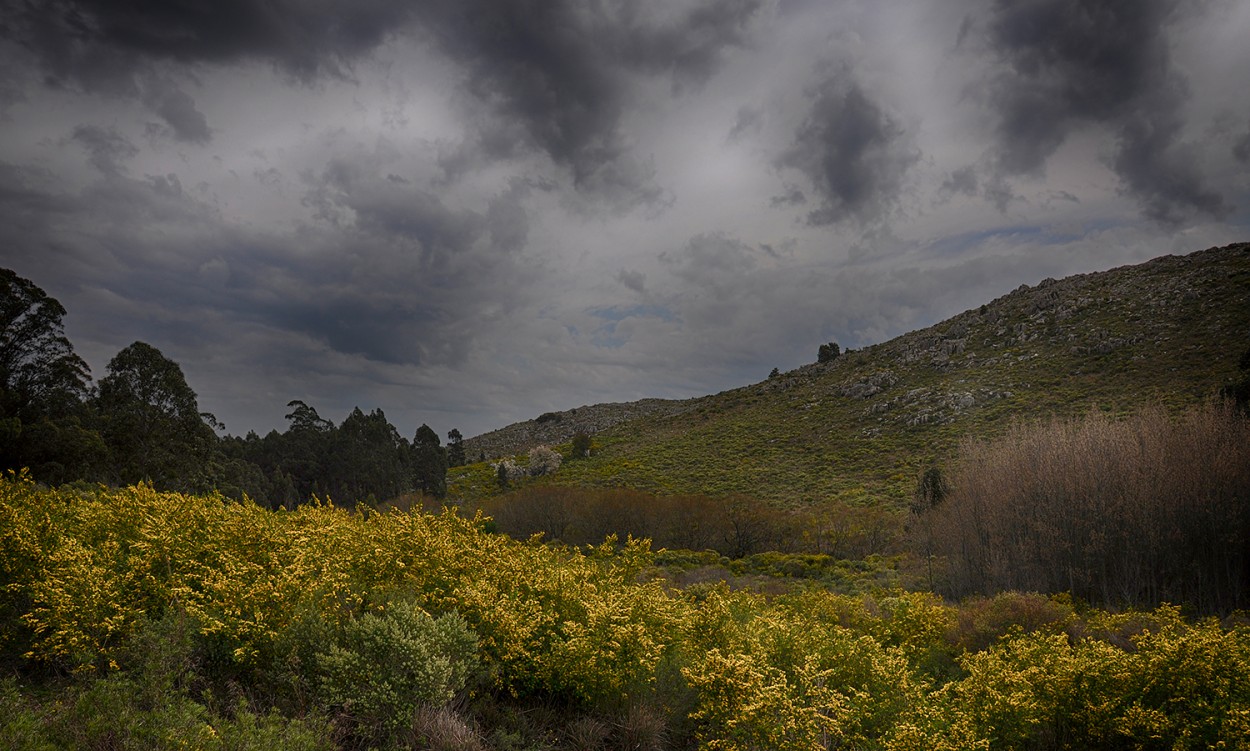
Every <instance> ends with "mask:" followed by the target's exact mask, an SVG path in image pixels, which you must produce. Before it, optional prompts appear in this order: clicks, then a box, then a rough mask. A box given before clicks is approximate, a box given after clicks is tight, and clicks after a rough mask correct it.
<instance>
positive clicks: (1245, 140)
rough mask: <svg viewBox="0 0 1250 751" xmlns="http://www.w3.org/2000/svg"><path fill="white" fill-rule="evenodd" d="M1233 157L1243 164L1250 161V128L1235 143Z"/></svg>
mask: <svg viewBox="0 0 1250 751" xmlns="http://www.w3.org/2000/svg"><path fill="white" fill-rule="evenodd" d="M1233 157H1234V158H1235V159H1236V160H1237V161H1239V162H1241V163H1242V164H1247V163H1250V130H1248V131H1246V132H1245V134H1244V135H1242V136H1241V137H1240V138H1238V139H1237V140H1236V142H1234V143H1233Z"/></svg>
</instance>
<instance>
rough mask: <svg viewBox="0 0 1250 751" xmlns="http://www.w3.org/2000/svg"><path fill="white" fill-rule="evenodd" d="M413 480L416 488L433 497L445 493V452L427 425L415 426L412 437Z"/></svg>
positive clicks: (435, 434) (436, 436)
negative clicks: (415, 431)
mask: <svg viewBox="0 0 1250 751" xmlns="http://www.w3.org/2000/svg"><path fill="white" fill-rule="evenodd" d="M412 453H413V461H412V465H413V481H414V484H415V485H416V488H417V490H420V491H421V492H422V493H425V494H426V495H432V496H434V497H435V498H442V497H443V496H445V495H447V452H446V451H444V450H443V447H442V446H441V445H440V443H439V440H438V433H435V432H434V430H433V428H431V427H430V426H429V425H424V424H423V425H422V426H421V427H419V428H417V434H416V435H415V436H413V439H412Z"/></svg>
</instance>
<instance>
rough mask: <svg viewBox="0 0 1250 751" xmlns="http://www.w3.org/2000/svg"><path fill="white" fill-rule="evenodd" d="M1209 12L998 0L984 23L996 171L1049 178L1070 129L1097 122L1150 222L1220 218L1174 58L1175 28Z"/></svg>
mask: <svg viewBox="0 0 1250 751" xmlns="http://www.w3.org/2000/svg"><path fill="white" fill-rule="evenodd" d="M1202 5H1203V4H1202V3H1182V2H1180V1H1179V0H1143V2H1136V3H1119V2H1108V1H1107V0H1028V1H1027V2H1010V1H1009V0H996V2H995V3H994V4H993V7H992V8H991V9H990V11H989V13H988V15H987V16H986V17H985V18H984V19H982V21H983V23H982V24H981V25H980V32H981V33H982V35H983V39H984V41H985V43H986V45H987V51H988V53H989V54H990V56H991V57H992V58H993V59H994V60H995V61H996V62H997V65H996V67H995V68H994V72H993V73H992V74H991V76H990V78H989V80H988V86H987V89H986V94H987V101H988V104H989V106H990V108H991V109H992V110H993V112H994V115H995V120H996V125H995V129H996V140H997V146H996V148H995V150H994V152H993V162H994V165H993V170H994V172H995V174H996V175H997V176H999V177H1004V176H1014V175H1025V174H1037V173H1040V172H1041V171H1042V170H1043V169H1044V167H1045V164H1046V162H1047V160H1048V159H1049V158H1050V156H1051V155H1052V154H1054V153H1055V151H1056V150H1058V148H1059V147H1060V146H1061V145H1062V144H1063V143H1064V141H1065V140H1066V139H1067V138H1068V136H1069V135H1070V134H1071V133H1072V132H1073V131H1075V130H1076V129H1078V128H1081V127H1086V126H1096V127H1101V128H1104V129H1106V131H1107V132H1108V133H1110V134H1111V135H1112V136H1113V137H1114V138H1115V142H1116V150H1115V153H1114V156H1113V157H1112V159H1111V166H1112V168H1113V169H1114V170H1115V172H1116V174H1117V175H1118V176H1119V177H1120V179H1121V181H1122V183H1123V185H1124V187H1125V190H1126V191H1127V192H1128V193H1130V194H1132V195H1133V196H1134V197H1135V198H1136V199H1137V200H1138V202H1139V203H1140V204H1141V206H1142V209H1143V212H1144V213H1145V214H1146V215H1147V216H1148V217H1150V218H1152V219H1155V220H1158V221H1163V222H1166V223H1175V222H1178V221H1180V220H1181V218H1182V217H1184V216H1187V215H1189V214H1193V213H1203V214H1208V215H1211V216H1216V217H1219V216H1222V215H1223V214H1224V213H1225V212H1226V210H1227V207H1226V206H1225V205H1224V203H1223V200H1222V198H1221V197H1220V196H1219V195H1218V194H1216V193H1214V192H1213V191H1211V190H1209V189H1207V188H1206V187H1204V185H1203V180H1202V176H1201V175H1200V174H1199V173H1198V172H1197V170H1196V169H1195V168H1194V167H1193V166H1192V164H1190V163H1187V162H1186V161H1185V159H1184V155H1183V152H1184V146H1183V144H1182V143H1181V141H1180V139H1181V126H1182V125H1183V122H1182V119H1181V116H1180V112H1181V105H1182V104H1183V103H1184V101H1185V99H1186V98H1187V93H1186V87H1185V82H1184V79H1183V78H1182V76H1181V74H1180V73H1179V72H1178V71H1177V70H1175V68H1174V66H1173V65H1172V63H1171V56H1170V51H1169V39H1168V31H1169V27H1170V25H1172V24H1173V23H1174V22H1176V21H1177V20H1178V19H1179V18H1180V16H1181V15H1182V14H1186V13H1193V12H1197V9H1200V8H1201V6H1202ZM1001 205H1002V204H1001V202H1000V206H1001Z"/></svg>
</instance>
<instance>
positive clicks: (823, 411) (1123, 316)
mask: <svg viewBox="0 0 1250 751" xmlns="http://www.w3.org/2000/svg"><path fill="white" fill-rule="evenodd" d="M1248 347H1250V244H1238V245H1231V246H1227V247H1223V248H1212V249H1210V250H1205V251H1201V252H1197V253H1193V254H1190V255H1186V256H1179V257H1178V256H1167V257H1163V258H1158V259H1155V260H1153V261H1150V262H1148V263H1144V264H1140V265H1136V266H1126V267H1122V268H1118V269H1113V270H1111V271H1106V272H1099V273H1093V274H1083V275H1079V276H1073V277H1069V278H1066V279H1062V280H1057V281H1056V280H1046V281H1043V282H1042V283H1040V284H1038V285H1036V286H1032V287H1030V286H1027V285H1026V286H1022V287H1020V288H1019V289H1017V290H1015V291H1014V292H1011V293H1010V294H1007V295H1004V296H1003V297H1001V298H999V299H997V300H994V301H992V302H987V303H986V304H985V305H982V306H980V307H978V308H976V309H973V310H969V311H966V312H964V313H961V314H960V315H957V316H955V317H953V318H951V319H948V320H946V321H943V322H941V323H939V324H937V325H935V326H931V327H929V328H927V329H923V330H920V331H915V332H912V333H909V334H905V335H903V336H900V337H897V338H895V339H892V340H890V341H888V342H884V343H882V344H878V345H875V346H872V347H867V348H865V349H863V350H858V351H853V352H847V353H844V354H843V355H842V356H841V357H838V358H837V359H835V360H833V361H832V362H829V363H823V364H812V365H807V366H804V367H801V368H798V369H796V370H793V371H790V372H788V373H783V374H781V375H780V376H777V377H774V378H770V379H768V380H766V381H764V382H761V383H757V384H754V385H751V386H745V387H743V388H739V389H734V390H731V391H726V392H723V393H721V394H716V395H713V396H707V397H703V398H700V399H694V400H687V401H685V402H668V403H661V404H662V405H663V406H662V408H657V409H654V410H650V411H644V410H643V409H642V408H639V411H640V412H643V414H641V415H640V416H635V417H633V418H630V417H627V414H628V412H629V409H628V408H630V407H631V406H632V405H603V406H604V407H605V408H608V409H609V413H610V414H613V415H615V416H617V417H619V418H620V419H614V420H612V421H611V422H612V423H613V424H612V425H611V426H608V427H603V426H595V430H594V431H593V432H595V433H596V436H595V440H596V444H597V454H596V456H594V457H593V458H592V459H590V460H588V461H578V462H567V463H566V464H565V466H564V467H563V468H561V470H560V472H559V474H558V476H557V478H556V481H557V482H565V483H575V484H588V485H614V486H626V487H633V488H638V489H645V490H654V491H657V492H666V493H668V492H672V493H686V492H701V493H712V494H726V493H743V494H748V495H751V496H755V497H759V498H765V499H769V500H771V501H773V502H776V503H783V504H811V503H821V502H825V501H827V500H830V499H839V500H841V501H843V502H847V503H852V504H878V503H886V504H891V505H902V504H904V503H906V500H907V498H908V497H909V496H910V493H911V490H912V488H913V487H914V484H915V478H916V476H917V475H918V473H919V472H920V471H921V470H922V469H923V468H924V467H925V466H927V465H928V464H931V463H942V462H944V461H946V460H948V459H949V458H950V456H951V455H952V454H953V452H954V450H955V448H956V447H957V444H958V442H959V441H960V440H961V439H962V438H964V437H965V436H976V437H987V436H992V435H994V434H995V433H996V432H997V431H999V430H1001V429H1003V428H1004V427H1005V426H1006V425H1008V424H1009V423H1010V421H1011V420H1014V419H1025V420H1032V419H1045V418H1047V417H1048V416H1051V415H1071V414H1076V413H1080V412H1083V411H1086V410H1089V409H1092V408H1097V409H1102V410H1106V411H1110V412H1113V413H1122V412H1126V411H1130V410H1132V409H1135V408H1136V407H1137V406H1140V405H1141V404H1143V403H1146V402H1150V401H1155V402H1160V403H1163V404H1164V405H1167V406H1172V407H1179V406H1183V405H1186V404H1192V403H1194V402H1195V401H1197V400H1200V399H1202V398H1205V397H1207V396H1210V395H1212V394H1214V393H1215V392H1216V391H1217V390H1218V389H1219V387H1220V386H1221V385H1222V384H1224V383H1227V382H1229V381H1231V380H1232V379H1233V378H1234V377H1235V376H1236V374H1237V360H1238V358H1239V356H1240V355H1241V354H1242V353H1243V352H1245V351H1246V349H1247V348H1248ZM594 409H596V408H593V407H582V408H579V409H578V410H577V411H576V412H577V413H578V414H579V415H580V414H581V413H582V412H583V411H586V410H594ZM572 412H573V411H572V410H570V412H567V413H559V414H560V415H563V416H564V417H562V418H561V420H560V421H559V422H557V421H556V420H554V419H552V418H548V420H547V422H546V423H543V424H538V423H537V421H531V423H522V424H521V426H511V427H509V428H505V429H504V430H503V431H497V433H507V432H508V431H513V432H512V433H511V434H513V435H518V436H520V435H522V434H524V431H525V430H529V431H530V434H531V435H534V436H537V435H538V434H539V433H538V431H543V430H545V431H548V432H545V433H543V434H542V435H543V439H542V442H552V443H554V442H559V441H560V440H567V438H563V436H571V435H572V433H573V432H575V431H576V430H577V429H586V428H579V427H575V424H576V422H575V420H573V419H572ZM566 422H567V425H566V424H565V423H566ZM552 423H554V424H552ZM524 426H529V427H524ZM557 428H561V429H562V431H563V432H561V430H557ZM475 440H476V439H475ZM523 444H524V441H520V440H518V441H515V442H513V443H511V444H504V443H502V442H501V443H499V444H497V445H499V446H505V445H510V446H522V445H523ZM505 450H506V449H505ZM470 456H471V457H472V456H474V454H470ZM453 487H454V482H453Z"/></svg>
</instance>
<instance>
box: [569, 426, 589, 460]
mask: <svg viewBox="0 0 1250 751" xmlns="http://www.w3.org/2000/svg"><path fill="white" fill-rule="evenodd" d="M590 449H591V440H590V434H589V433H587V432H586V431H584V430H580V431H578V432H577V433H575V434H574V435H573V442H572V445H571V446H570V447H569V458H570V459H589V458H590Z"/></svg>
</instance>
